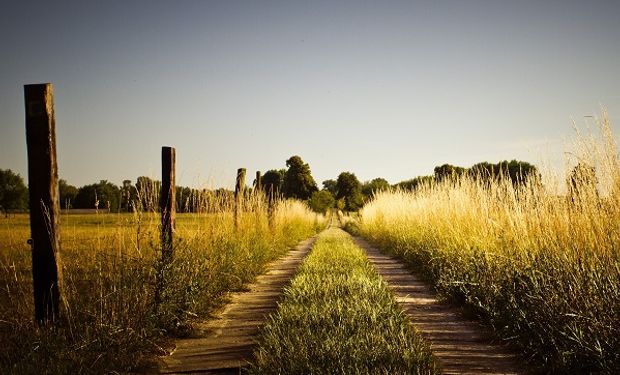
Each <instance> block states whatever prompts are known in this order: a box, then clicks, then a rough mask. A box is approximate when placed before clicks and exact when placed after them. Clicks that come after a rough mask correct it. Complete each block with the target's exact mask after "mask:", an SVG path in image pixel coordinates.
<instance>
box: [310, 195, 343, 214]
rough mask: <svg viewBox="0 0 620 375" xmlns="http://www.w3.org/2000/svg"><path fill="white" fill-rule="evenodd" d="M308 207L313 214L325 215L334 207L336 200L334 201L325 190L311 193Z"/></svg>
mask: <svg viewBox="0 0 620 375" xmlns="http://www.w3.org/2000/svg"><path fill="white" fill-rule="evenodd" d="M308 205H309V206H310V208H311V209H312V210H313V211H314V212H318V213H321V214H325V213H327V211H328V210H329V209H331V208H333V207H334V206H335V205H336V199H334V196H333V195H332V193H330V192H329V191H327V190H320V191H315V192H314V193H312V196H311V197H310V201H308Z"/></svg>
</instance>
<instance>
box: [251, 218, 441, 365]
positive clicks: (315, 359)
mask: <svg viewBox="0 0 620 375" xmlns="http://www.w3.org/2000/svg"><path fill="white" fill-rule="evenodd" d="M284 294H285V297H284V300H283V301H282V302H281V304H280V306H279V308H278V311H277V312H276V313H275V314H274V315H272V316H271V317H270V319H269V321H268V323H267V325H266V326H265V328H264V331H263V333H262V337H261V339H260V340H259V348H258V349H257V350H256V363H255V366H254V367H253V368H252V370H251V371H250V372H251V373H255V374H434V373H436V372H437V369H436V367H435V364H434V360H433V358H432V355H431V352H430V349H429V346H428V344H426V343H425V342H424V341H422V339H421V338H420V336H419V335H418V334H417V333H416V332H415V331H414V330H413V329H412V327H411V326H410V325H409V322H408V320H407V319H406V318H405V315H404V314H403V312H402V310H401V308H400V307H399V306H398V304H397V303H396V300H395V298H394V296H393V295H392V293H391V292H390V291H389V289H388V287H387V284H386V283H385V282H384V281H382V280H381V278H380V277H379V275H378V274H377V272H376V271H375V270H374V268H373V267H372V265H371V264H370V263H369V261H368V259H367V258H366V256H365V255H364V253H363V251H362V250H361V249H360V248H359V247H357V246H356V245H354V244H353V242H352V241H351V239H350V238H349V237H348V235H346V234H345V233H343V232H342V231H341V230H339V229H329V230H328V231H327V232H325V233H324V234H322V235H321V236H320V237H319V239H318V240H317V242H316V243H315V245H314V247H313V249H312V252H311V254H310V255H309V256H308V257H307V258H306V260H305V261H304V263H303V264H302V265H301V266H300V268H299V270H298V273H297V276H295V278H294V279H293V280H292V282H291V285H290V286H289V287H288V288H287V289H286V290H285V293H284Z"/></svg>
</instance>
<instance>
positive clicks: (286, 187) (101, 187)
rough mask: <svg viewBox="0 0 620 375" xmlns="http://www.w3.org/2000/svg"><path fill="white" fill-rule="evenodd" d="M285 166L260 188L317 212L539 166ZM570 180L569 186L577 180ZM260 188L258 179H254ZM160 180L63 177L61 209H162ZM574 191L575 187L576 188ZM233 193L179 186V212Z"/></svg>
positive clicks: (6, 188)
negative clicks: (406, 171) (323, 172)
mask: <svg viewBox="0 0 620 375" xmlns="http://www.w3.org/2000/svg"><path fill="white" fill-rule="evenodd" d="M285 165H286V168H281V169H271V170H268V171H267V172H265V174H264V175H263V176H262V179H261V186H259V188H260V190H261V191H262V192H263V193H264V194H266V196H271V197H276V198H284V199H286V198H294V199H299V200H303V201H306V202H307V203H308V205H309V206H310V208H312V209H313V210H314V211H316V212H320V213H325V212H327V211H328V210H330V209H333V208H336V209H340V210H345V211H357V210H359V209H360V208H361V207H362V206H363V205H364V203H366V202H367V201H369V200H370V199H371V198H372V196H373V194H375V193H377V192H379V191H384V190H388V189H395V188H398V189H402V190H415V189H417V188H418V187H419V186H421V185H423V184H430V183H435V182H441V181H444V180H446V179H454V178H459V177H461V176H466V175H468V176H471V177H472V178H476V179H481V180H482V181H491V180H494V179H499V178H508V179H510V181H512V182H513V184H524V183H525V182H526V181H527V180H528V179H530V178H532V177H534V176H535V177H537V178H539V176H540V174H539V172H538V170H537V169H536V167H535V166H534V165H532V164H530V163H527V162H524V161H517V160H511V161H501V162H499V163H497V164H492V163H488V162H482V163H477V164H474V165H473V166H471V167H470V168H464V167H459V166H454V165H451V164H443V165H440V166H437V167H435V168H434V171H433V172H434V173H433V174H432V175H429V176H418V177H415V178H413V179H409V180H405V181H401V182H398V183H396V184H393V185H391V184H390V183H389V182H388V181H387V180H386V179H384V178H382V177H377V178H374V179H372V180H369V181H365V182H361V181H360V180H359V179H358V178H357V176H356V175H355V173H352V172H349V171H346V172H342V173H340V174H339V175H338V176H337V178H335V179H328V180H325V181H323V182H322V188H321V189H319V187H318V186H317V183H316V182H315V180H314V178H313V177H312V172H311V170H310V166H309V165H308V163H306V162H304V161H303V159H302V158H301V157H300V156H298V155H294V156H291V157H290V158H289V159H287V160H286V162H285ZM592 170H593V169H592V167H587V166H584V165H581V164H580V165H578V166H576V167H575V169H574V170H573V172H572V174H571V176H569V180H571V181H572V180H576V179H577V178H583V176H584V175H586V173H585V172H583V171H587V172H588V174H589V175H593V174H594V173H593V172H592ZM571 181H569V182H568V186H569V190H571V188H572V187H573V186H575V181H572V182H571ZM253 188H256V181H254V183H253ZM160 190H161V182H160V181H158V180H154V179H151V178H149V177H146V176H140V177H138V178H137V179H136V181H135V182H133V181H131V180H124V181H123V183H122V184H121V185H120V186H119V185H115V184H114V183H112V182H110V181H107V180H101V181H99V182H96V183H93V184H88V185H84V186H82V187H79V188H78V187H76V186H73V185H70V184H69V183H68V182H67V181H66V180H63V179H60V180H59V196H60V205H61V208H64V209H68V208H75V209H97V210H106V211H109V212H130V211H133V210H137V209H139V210H144V211H156V210H157V209H158V204H159V197H160ZM572 190H574V188H572ZM232 197H233V192H232V191H230V190H227V189H217V190H207V189H195V188H190V187H183V186H178V187H177V188H176V202H177V211H178V212H208V211H209V210H210V209H211V208H212V207H214V206H215V205H217V204H220V205H221V204H223V202H230V201H231V199H232ZM27 209H28V189H27V187H26V186H25V184H24V182H23V179H22V178H21V176H20V175H19V174H16V173H14V172H12V171H11V170H2V169H0V210H2V211H4V212H5V213H7V212H9V211H25V210H27Z"/></svg>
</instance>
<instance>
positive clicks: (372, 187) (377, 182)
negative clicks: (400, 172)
mask: <svg viewBox="0 0 620 375" xmlns="http://www.w3.org/2000/svg"><path fill="white" fill-rule="evenodd" d="M389 189H390V183H389V182H387V180H386V179H385V178H381V177H378V178H375V179H372V180H370V181H366V182H365V183H364V184H363V185H362V194H363V195H364V199H365V200H369V199H370V198H372V196H373V194H375V193H378V192H380V191H386V190H389Z"/></svg>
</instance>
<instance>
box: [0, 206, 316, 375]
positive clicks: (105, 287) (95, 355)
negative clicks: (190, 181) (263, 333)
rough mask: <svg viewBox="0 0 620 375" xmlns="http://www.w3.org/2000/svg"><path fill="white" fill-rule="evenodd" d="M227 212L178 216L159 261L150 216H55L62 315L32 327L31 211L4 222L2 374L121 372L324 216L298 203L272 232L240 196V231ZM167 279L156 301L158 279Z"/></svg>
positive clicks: (0, 232)
mask: <svg viewBox="0 0 620 375" xmlns="http://www.w3.org/2000/svg"><path fill="white" fill-rule="evenodd" d="M230 208H231V207H230V206H228V207H226V206H221V207H220V208H219V209H218V210H215V211H216V212H213V211H214V210H210V211H211V213H204V214H178V215H177V225H176V228H177V229H176V237H175V242H174V248H175V250H174V251H175V257H174V261H173V262H172V264H169V265H161V264H160V262H158V259H159V256H160V253H159V246H160V245H159V228H158V226H159V223H160V221H159V220H160V218H159V215H158V214H156V213H148V212H137V213H127V214H101V213H100V214H97V215H95V214H91V215H71V214H63V215H62V217H61V232H60V233H61V234H60V235H61V250H60V253H61V264H62V273H63V281H62V285H61V289H62V296H63V305H62V312H63V318H62V320H61V323H60V324H59V325H58V326H57V327H53V328H46V329H41V328H38V327H37V326H36V325H35V323H34V322H33V311H34V307H33V297H32V274H31V256H30V249H29V245H27V244H26V240H27V239H28V237H29V223H28V216H27V215H15V216H10V217H8V218H1V219H0V285H1V287H0V346H2V347H3V348H4V350H3V351H1V352H0V372H1V373H37V374H39V373H106V372H109V371H120V372H126V371H129V370H132V369H136V368H140V367H141V366H148V365H149V361H148V360H149V358H152V357H153V355H154V354H157V353H159V354H162V353H163V351H164V349H163V348H162V347H165V343H166V337H170V336H171V335H183V334H186V333H188V332H189V331H190V330H191V322H192V321H193V320H197V319H201V318H204V317H205V316H206V315H207V314H208V313H209V311H210V310H212V309H213V308H214V307H216V306H217V305H218V304H221V303H222V301H223V300H224V299H225V296H226V294H227V292H229V291H231V290H236V289H239V288H242V287H243V285H244V284H245V283H247V282H249V281H251V280H252V279H253V278H254V277H255V276H256V275H257V274H259V273H261V272H262V271H263V267H264V265H265V264H266V263H267V262H268V261H270V260H272V259H274V258H276V257H278V256H280V255H282V254H283V253H284V252H285V251H286V250H287V249H288V248H290V246H292V245H294V244H295V243H297V242H298V241H299V240H301V239H304V238H306V237H308V236H311V235H313V234H314V233H316V232H317V231H318V230H319V229H320V227H321V226H322V225H323V217H322V216H317V215H315V214H313V213H311V212H310V211H309V210H308V209H307V208H306V207H305V205H304V204H303V203H301V202H294V201H284V202H279V203H278V206H277V207H276V213H275V220H274V224H273V225H272V226H271V227H270V226H269V225H268V220H267V211H266V207H265V205H264V204H263V203H262V199H260V198H258V197H257V196H255V195H254V196H249V197H245V198H244V210H243V212H242V214H241V220H240V225H239V228H238V229H237V230H235V228H234V223H233V215H232V212H231V210H230ZM161 267H164V269H163V272H164V275H165V284H164V285H165V287H164V290H163V291H162V294H161V295H162V303H161V304H160V305H159V306H156V305H155V304H154V289H155V288H154V287H155V284H156V273H157V272H160V271H161Z"/></svg>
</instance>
